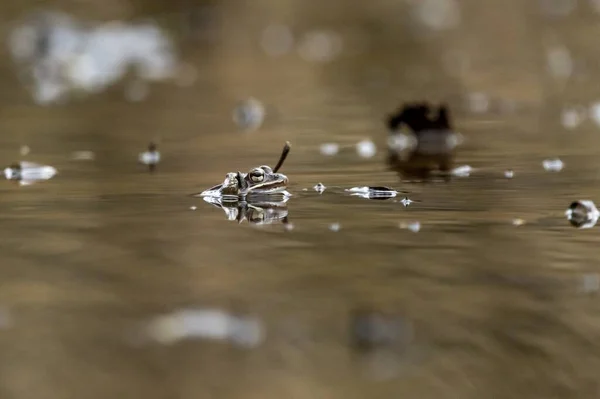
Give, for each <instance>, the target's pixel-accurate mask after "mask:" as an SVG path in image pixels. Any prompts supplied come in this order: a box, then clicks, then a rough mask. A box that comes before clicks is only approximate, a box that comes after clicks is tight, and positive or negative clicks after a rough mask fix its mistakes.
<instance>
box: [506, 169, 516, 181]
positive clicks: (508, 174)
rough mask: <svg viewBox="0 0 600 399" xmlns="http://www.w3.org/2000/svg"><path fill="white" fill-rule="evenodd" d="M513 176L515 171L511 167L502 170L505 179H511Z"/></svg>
mask: <svg viewBox="0 0 600 399" xmlns="http://www.w3.org/2000/svg"><path fill="white" fill-rule="evenodd" d="M514 176H515V172H514V171H513V170H512V169H507V170H505V171H504V177H506V178H507V179H512V178H513V177H514Z"/></svg>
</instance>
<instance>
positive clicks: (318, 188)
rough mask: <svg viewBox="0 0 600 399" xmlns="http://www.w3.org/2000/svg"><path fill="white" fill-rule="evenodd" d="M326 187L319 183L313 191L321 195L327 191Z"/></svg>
mask: <svg viewBox="0 0 600 399" xmlns="http://www.w3.org/2000/svg"><path fill="white" fill-rule="evenodd" d="M325 188H326V187H325V185H324V184H323V183H317V185H315V186H314V187H313V190H315V191H316V192H318V193H319V194H321V193H322V192H323V191H325Z"/></svg>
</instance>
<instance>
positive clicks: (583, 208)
mask: <svg viewBox="0 0 600 399" xmlns="http://www.w3.org/2000/svg"><path fill="white" fill-rule="evenodd" d="M565 215H566V216H567V219H568V220H569V222H570V223H571V225H572V226H573V227H576V228H578V229H589V228H591V227H594V226H595V225H596V223H597V222H598V217H600V212H599V211H598V209H597V208H596V205H595V204H594V202H593V201H591V200H579V201H574V202H573V203H571V205H569V208H568V209H567V210H566V212H565Z"/></svg>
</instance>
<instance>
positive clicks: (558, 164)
mask: <svg viewBox="0 0 600 399" xmlns="http://www.w3.org/2000/svg"><path fill="white" fill-rule="evenodd" d="M542 166H543V167H544V169H545V170H546V171H547V172H560V171H561V170H562V169H563V167H564V166H565V165H564V163H563V161H561V160H560V159H558V158H552V159H545V160H544V161H543V162H542Z"/></svg>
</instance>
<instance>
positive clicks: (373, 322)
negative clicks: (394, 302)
mask: <svg viewBox="0 0 600 399" xmlns="http://www.w3.org/2000/svg"><path fill="white" fill-rule="evenodd" d="M412 338H413V328H412V325H411V323H409V322H407V321H405V320H404V319H403V318H401V317H399V316H395V315H391V314H385V313H383V312H380V311H376V310H372V309H367V308H365V309H356V310H354V311H352V312H351V315H350V343H351V345H352V347H353V348H354V349H355V350H358V351H360V352H366V351H371V350H374V349H381V348H385V349H388V348H390V347H392V346H394V345H398V344H400V345H406V344H408V343H409V342H410V341H411V340H412Z"/></svg>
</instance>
